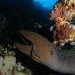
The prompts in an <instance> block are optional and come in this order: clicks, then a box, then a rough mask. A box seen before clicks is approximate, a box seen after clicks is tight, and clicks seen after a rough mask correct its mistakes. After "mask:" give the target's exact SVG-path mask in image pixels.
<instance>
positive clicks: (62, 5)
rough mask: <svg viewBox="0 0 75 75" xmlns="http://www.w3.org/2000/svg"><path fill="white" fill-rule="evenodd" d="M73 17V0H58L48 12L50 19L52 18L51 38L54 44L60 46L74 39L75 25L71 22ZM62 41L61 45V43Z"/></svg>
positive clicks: (74, 9) (74, 3)
mask: <svg viewBox="0 0 75 75" xmlns="http://www.w3.org/2000/svg"><path fill="white" fill-rule="evenodd" d="M74 17H75V0H59V1H58V2H57V3H56V4H55V5H54V8H53V10H52V11H51V12H50V19H51V20H54V22H55V24H54V28H53V29H52V32H53V39H54V42H53V43H54V44H59V45H60V46H63V45H65V43H67V42H70V41H71V42H72V41H74V38H75V25H74V24H72V22H73V21H74ZM61 43H63V45H62V44H61Z"/></svg>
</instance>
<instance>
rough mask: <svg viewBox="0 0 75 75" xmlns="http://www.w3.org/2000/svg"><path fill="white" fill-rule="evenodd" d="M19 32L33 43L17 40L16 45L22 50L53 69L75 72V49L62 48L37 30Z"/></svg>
mask: <svg viewBox="0 0 75 75" xmlns="http://www.w3.org/2000/svg"><path fill="white" fill-rule="evenodd" d="M19 32H20V33H21V34H22V35H23V36H24V37H25V38H26V39H28V40H29V41H31V43H32V44H31V45H23V44H20V43H17V42H15V43H14V45H15V46H16V48H18V49H19V50H20V51H21V52H23V53H24V54H26V55H28V56H29V57H30V58H31V59H33V60H34V61H36V62H39V63H41V64H44V65H46V66H47V67H49V68H50V69H52V70H55V71H57V72H61V73H68V74H75V50H62V49H60V48H58V47H57V46H56V45H54V44H52V43H50V42H49V41H48V40H47V39H46V38H44V37H43V36H41V35H40V34H38V33H35V32H31V31H28V30H20V31H19ZM23 40H24V39H23Z"/></svg>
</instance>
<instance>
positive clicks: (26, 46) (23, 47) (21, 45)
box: [14, 30, 40, 58]
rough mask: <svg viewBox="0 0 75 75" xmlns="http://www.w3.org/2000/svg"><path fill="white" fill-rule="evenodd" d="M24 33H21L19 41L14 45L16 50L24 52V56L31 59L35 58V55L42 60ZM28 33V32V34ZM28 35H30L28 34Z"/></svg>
mask: <svg viewBox="0 0 75 75" xmlns="http://www.w3.org/2000/svg"><path fill="white" fill-rule="evenodd" d="M23 32H24V31H21V30H20V31H19V37H18V39H17V41H16V42H15V43H14V45H15V46H16V48H18V49H19V50H20V51H21V52H23V53H24V54H27V55H28V56H30V57H33V55H35V56H37V57H38V58H40V57H39V56H38V54H37V53H36V51H35V50H34V49H35V48H34V44H33V43H32V42H31V41H30V40H29V39H27V38H26V37H25V36H24V34H25V32H24V34H23ZM26 33H27V32H26ZM26 35H28V34H26Z"/></svg>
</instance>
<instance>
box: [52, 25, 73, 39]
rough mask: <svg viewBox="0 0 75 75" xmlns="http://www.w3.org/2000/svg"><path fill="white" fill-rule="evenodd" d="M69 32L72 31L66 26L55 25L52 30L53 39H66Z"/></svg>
mask: <svg viewBox="0 0 75 75" xmlns="http://www.w3.org/2000/svg"><path fill="white" fill-rule="evenodd" d="M70 33H72V29H71V28H70V27H68V26H67V27H66V26H60V27H56V28H55V30H53V39H54V40H60V39H62V40H64V39H68V36H69V34H70Z"/></svg>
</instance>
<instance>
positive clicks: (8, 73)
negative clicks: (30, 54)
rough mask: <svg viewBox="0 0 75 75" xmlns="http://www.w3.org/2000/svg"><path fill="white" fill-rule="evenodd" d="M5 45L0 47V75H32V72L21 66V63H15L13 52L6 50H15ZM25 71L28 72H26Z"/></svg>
mask: <svg viewBox="0 0 75 75" xmlns="http://www.w3.org/2000/svg"><path fill="white" fill-rule="evenodd" d="M4 47H5V45H4V44H2V45H0V75H29V74H28V73H30V75H32V71H31V70H29V69H26V67H24V66H22V64H21V62H18V63H16V59H17V58H16V57H15V54H16V53H15V52H14V51H11V50H9V49H8V47H10V49H12V48H13V49H15V47H14V46H13V47H12V46H11V45H10V44H8V46H7V48H4ZM26 70H29V71H28V72H27V71H26Z"/></svg>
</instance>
